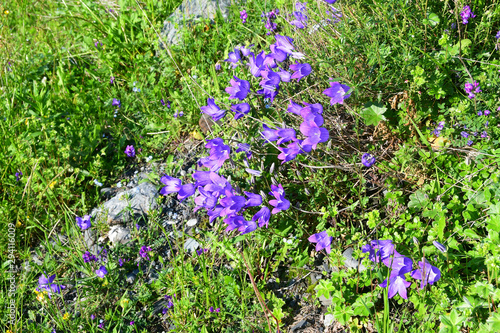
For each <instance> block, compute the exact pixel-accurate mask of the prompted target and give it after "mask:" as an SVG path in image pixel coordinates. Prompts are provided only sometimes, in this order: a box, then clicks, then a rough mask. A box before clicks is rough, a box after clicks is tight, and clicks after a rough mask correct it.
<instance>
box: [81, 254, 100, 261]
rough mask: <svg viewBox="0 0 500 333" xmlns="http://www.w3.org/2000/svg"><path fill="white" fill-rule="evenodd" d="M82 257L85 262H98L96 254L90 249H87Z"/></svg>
mask: <svg viewBox="0 0 500 333" xmlns="http://www.w3.org/2000/svg"><path fill="white" fill-rule="evenodd" d="M82 258H83V262H84V263H88V262H91V261H96V262H97V258H96V256H94V255H93V254H91V253H90V252H89V251H85V253H84V254H83V255H82Z"/></svg>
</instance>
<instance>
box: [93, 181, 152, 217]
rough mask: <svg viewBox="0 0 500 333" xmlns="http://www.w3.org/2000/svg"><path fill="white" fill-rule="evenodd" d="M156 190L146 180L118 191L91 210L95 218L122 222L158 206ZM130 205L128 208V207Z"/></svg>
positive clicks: (140, 215) (145, 213)
mask: <svg viewBox="0 0 500 333" xmlns="http://www.w3.org/2000/svg"><path fill="white" fill-rule="evenodd" d="M157 197H158V190H157V189H156V187H155V186H154V185H153V184H151V183H148V182H144V183H141V184H139V185H138V186H136V187H134V188H132V189H130V190H126V191H123V192H120V193H118V194H117V195H116V196H115V197H113V198H111V199H110V200H108V201H106V202H105V203H104V204H103V205H102V207H99V208H95V209H94V210H92V213H91V215H92V216H93V217H95V220H104V221H106V222H107V223H109V224H110V225H113V224H123V223H127V222H130V221H132V219H139V218H141V217H145V216H147V215H148V212H149V211H151V210H154V209H156V208H157V207H158V204H157V203H156V198H157ZM129 205H130V210H129V209H128V207H129Z"/></svg>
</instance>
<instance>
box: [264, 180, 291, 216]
mask: <svg viewBox="0 0 500 333" xmlns="http://www.w3.org/2000/svg"><path fill="white" fill-rule="evenodd" d="M269 194H270V195H272V196H274V197H275V198H276V199H273V200H269V204H270V205H271V206H273V207H274V208H273V210H272V211H271V213H272V214H277V213H279V212H281V211H282V210H287V209H288V208H290V201H288V200H287V199H285V190H284V189H283V186H282V185H281V184H278V186H276V185H271V192H269Z"/></svg>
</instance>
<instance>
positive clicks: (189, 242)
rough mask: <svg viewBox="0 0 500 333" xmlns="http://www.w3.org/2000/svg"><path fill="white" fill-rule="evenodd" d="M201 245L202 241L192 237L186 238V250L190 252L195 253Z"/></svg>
mask: <svg viewBox="0 0 500 333" xmlns="http://www.w3.org/2000/svg"><path fill="white" fill-rule="evenodd" d="M199 247H200V243H198V242H197V241H196V240H194V239H192V238H188V239H186V242H185V243H184V250H186V251H187V252H190V253H194V252H195V251H196V250H198V248H199Z"/></svg>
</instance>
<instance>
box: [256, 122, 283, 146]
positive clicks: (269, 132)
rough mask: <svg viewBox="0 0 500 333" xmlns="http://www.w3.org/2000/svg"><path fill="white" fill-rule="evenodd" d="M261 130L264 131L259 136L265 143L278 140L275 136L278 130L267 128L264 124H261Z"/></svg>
mask: <svg viewBox="0 0 500 333" xmlns="http://www.w3.org/2000/svg"><path fill="white" fill-rule="evenodd" d="M262 128H263V129H264V130H263V131H262V132H260V134H261V135H262V137H263V138H264V140H266V142H271V141H276V140H278V138H279V136H278V134H277V132H278V130H274V129H272V128H269V127H268V126H267V125H266V124H262Z"/></svg>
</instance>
